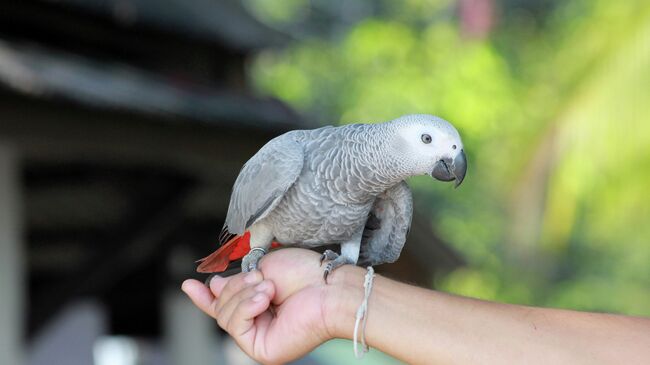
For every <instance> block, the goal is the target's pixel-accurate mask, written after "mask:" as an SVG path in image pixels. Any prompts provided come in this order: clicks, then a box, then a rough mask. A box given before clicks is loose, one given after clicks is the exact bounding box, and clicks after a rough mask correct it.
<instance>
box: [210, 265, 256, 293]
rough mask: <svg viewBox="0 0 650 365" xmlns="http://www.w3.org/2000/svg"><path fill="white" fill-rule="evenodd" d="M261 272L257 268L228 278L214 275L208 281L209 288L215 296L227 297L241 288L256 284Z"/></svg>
mask: <svg viewBox="0 0 650 365" xmlns="http://www.w3.org/2000/svg"><path fill="white" fill-rule="evenodd" d="M262 279H263V278H262V273H260V272H259V271H257V270H254V271H251V272H248V273H240V274H237V275H234V276H231V277H229V278H222V277H220V276H216V275H215V276H214V277H213V278H212V280H211V281H210V290H211V291H212V294H214V296H215V297H217V298H221V297H226V298H229V297H230V296H232V295H233V294H234V293H236V292H239V291H240V290H241V289H242V288H245V287H247V286H250V285H253V284H257V283H259V282H260V281H262Z"/></svg>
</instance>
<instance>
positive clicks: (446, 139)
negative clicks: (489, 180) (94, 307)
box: [197, 114, 467, 280]
mask: <svg viewBox="0 0 650 365" xmlns="http://www.w3.org/2000/svg"><path fill="white" fill-rule="evenodd" d="M466 170H467V160H466V157H465V153H464V152H463V143H462V142H461V139H460V136H459V134H458V132H457V131H456V129H455V128H454V127H453V126H452V125H451V124H450V123H449V122H447V121H445V120H443V119H441V118H438V117H435V116H431V115H426V114H416V115H406V116H402V117H400V118H398V119H395V120H393V121H390V122H386V123H379V124H351V125H345V126H341V127H331V126H330V127H323V128H318V129H313V130H295V131H291V132H288V133H285V134H283V135H281V136H279V137H276V138H274V139H272V140H271V141H269V142H268V143H267V144H266V145H265V146H264V147H262V148H261V149H260V150H259V151H258V152H257V153H256V154H255V155H254V156H253V157H252V158H251V159H250V160H248V162H246V164H245V165H244V167H243V168H242V170H241V172H240V173H239V176H238V177H237V180H236V181H235V185H234V186H233V192H232V196H231V198H230V205H229V207H228V214H227V216H226V222H225V224H224V227H223V230H222V234H221V236H220V239H219V243H220V247H219V249H218V250H217V251H215V252H214V253H212V254H211V255H209V256H207V257H205V258H203V259H202V260H200V261H201V264H200V265H199V267H198V269H197V270H198V271H199V272H206V273H209V272H221V271H224V270H226V268H227V267H228V263H229V262H231V261H234V260H237V259H239V258H242V257H243V260H242V265H241V268H242V271H244V272H247V271H250V270H254V269H256V268H257V263H258V261H259V260H260V259H261V258H262V256H263V255H264V254H265V253H266V252H268V249H269V248H270V247H271V246H272V244H273V245H274V246H275V245H291V246H298V247H307V248H313V247H318V246H323V245H329V244H340V245H341V253H340V254H337V253H336V252H334V251H331V250H326V251H325V252H324V253H323V256H322V257H321V262H323V260H328V263H327V266H326V268H325V272H324V278H325V280H327V275H328V274H329V273H330V272H332V270H334V269H336V268H337V267H339V266H341V265H343V264H364V265H368V264H370V265H378V264H381V263H387V262H394V261H395V260H397V258H398V257H399V255H400V252H401V251H402V247H403V246H404V242H405V241H406V235H407V233H408V231H409V227H410V225H411V215H412V210H413V201H412V197H411V191H410V190H409V187H408V185H407V184H406V182H405V181H404V180H405V179H406V178H408V177H410V176H415V175H431V176H432V177H434V178H435V179H437V180H441V181H452V180H455V184H456V186H458V185H460V183H461V182H462V181H463V179H464V178H465V172H466Z"/></svg>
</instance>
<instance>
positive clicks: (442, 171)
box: [431, 150, 467, 188]
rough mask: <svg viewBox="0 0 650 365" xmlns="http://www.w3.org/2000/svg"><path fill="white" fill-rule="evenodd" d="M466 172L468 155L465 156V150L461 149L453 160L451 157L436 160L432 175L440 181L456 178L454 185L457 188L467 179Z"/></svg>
mask: <svg viewBox="0 0 650 365" xmlns="http://www.w3.org/2000/svg"><path fill="white" fill-rule="evenodd" d="M466 172H467V156H465V151H463V150H460V153H459V154H458V155H456V157H455V158H454V159H453V160H452V159H451V158H443V159H442V160H440V161H438V162H436V164H435V166H434V167H433V171H431V176H432V177H433V178H434V179H436V180H440V181H453V180H456V183H455V184H454V187H456V188H457V187H458V186H459V185H460V184H461V183H462V182H463V180H465V173H466Z"/></svg>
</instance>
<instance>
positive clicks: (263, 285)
mask: <svg viewBox="0 0 650 365" xmlns="http://www.w3.org/2000/svg"><path fill="white" fill-rule="evenodd" d="M268 288H269V283H268V282H266V281H263V282H261V283H259V284H257V286H255V291H259V292H263V291H266V289H268Z"/></svg>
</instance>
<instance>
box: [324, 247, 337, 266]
mask: <svg viewBox="0 0 650 365" xmlns="http://www.w3.org/2000/svg"><path fill="white" fill-rule="evenodd" d="M338 257H339V254H338V253H336V252H334V251H332V250H325V252H323V254H322V255H321V256H320V265H321V266H323V261H325V260H327V261H332V260H336V259H337V258H338Z"/></svg>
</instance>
